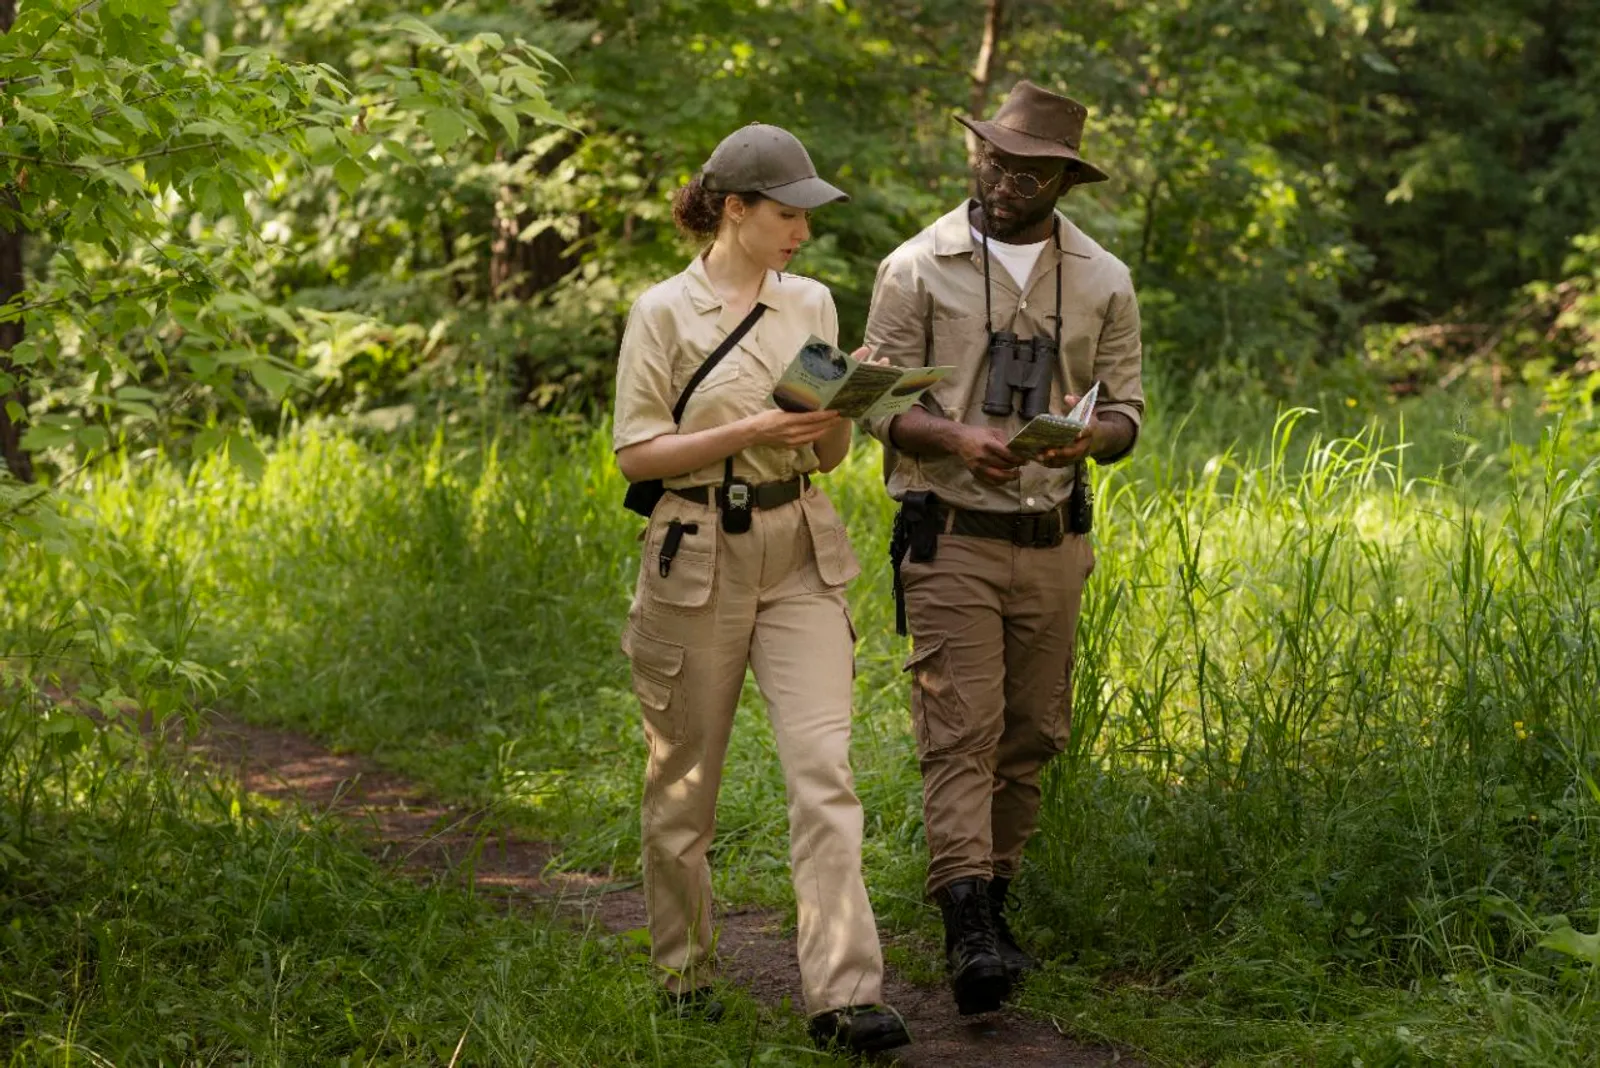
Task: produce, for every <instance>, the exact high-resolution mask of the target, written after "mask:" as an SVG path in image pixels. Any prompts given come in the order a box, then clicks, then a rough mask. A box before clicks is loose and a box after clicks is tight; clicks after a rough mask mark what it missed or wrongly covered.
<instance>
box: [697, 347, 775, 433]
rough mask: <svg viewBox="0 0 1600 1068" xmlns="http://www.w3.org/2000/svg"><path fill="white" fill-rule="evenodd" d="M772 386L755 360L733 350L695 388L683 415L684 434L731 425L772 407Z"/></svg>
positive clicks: (750, 356)
mask: <svg viewBox="0 0 1600 1068" xmlns="http://www.w3.org/2000/svg"><path fill="white" fill-rule="evenodd" d="M771 392H772V385H771V383H770V382H769V381H768V380H767V376H766V375H765V373H764V372H763V369H762V367H761V366H760V364H759V363H757V362H756V357H754V356H752V355H751V354H750V353H748V352H745V351H743V350H742V349H735V350H734V351H732V352H730V353H728V355H727V356H726V357H724V358H723V360H722V362H721V363H719V364H717V366H716V367H714V368H713V369H712V371H711V373H710V374H708V375H706V377H705V381H703V382H701V383H700V385H699V386H697V387H695V391H694V396H692V397H690V398H689V405H688V407H687V408H685V409H684V412H683V430H684V431H685V432H686V433H692V432H694V431H697V430H706V429H708V428H710V427H714V426H721V425H723V424H724V423H731V422H733V421H734V420H736V419H742V418H744V417H745V416H747V415H754V414H755V413H756V412H759V411H762V410H763V409H765V408H768V407H771V401H770V400H769V398H768V397H767V394H769V393H771Z"/></svg>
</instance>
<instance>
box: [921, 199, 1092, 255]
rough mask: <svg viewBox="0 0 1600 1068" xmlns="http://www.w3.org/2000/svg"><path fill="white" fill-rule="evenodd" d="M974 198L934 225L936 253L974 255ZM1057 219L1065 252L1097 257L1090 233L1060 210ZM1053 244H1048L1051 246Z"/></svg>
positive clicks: (934, 247) (934, 250)
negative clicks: (970, 216)
mask: <svg viewBox="0 0 1600 1068" xmlns="http://www.w3.org/2000/svg"><path fill="white" fill-rule="evenodd" d="M971 207H972V201H970V200H966V201H962V203H961V206H960V207H958V208H956V209H955V210H954V211H952V212H949V213H947V214H945V215H943V216H940V218H939V220H938V221H937V222H935V223H934V224H933V252H934V255H936V256H967V255H971V254H972V252H973V250H974V249H975V248H976V247H977V246H976V245H975V244H974V243H973V240H972V224H971V222H970V221H969V220H968V211H969V209H970V208H971ZM1056 219H1057V220H1059V221H1060V223H1061V230H1060V234H1061V251H1062V252H1065V253H1066V254H1067V255H1069V256H1077V257H1078V258H1080V259H1085V260H1088V259H1093V258H1094V253H1095V245H1094V242H1093V241H1091V240H1089V237H1088V235H1087V234H1085V233H1084V232H1083V231H1082V230H1080V229H1078V228H1077V227H1076V226H1075V225H1073V222H1072V220H1071V219H1069V218H1067V217H1066V216H1065V215H1063V214H1061V212H1060V211H1059V210H1058V211H1057V212H1056ZM1049 247H1050V246H1049V245H1046V246H1045V248H1046V249H1048V248H1049Z"/></svg>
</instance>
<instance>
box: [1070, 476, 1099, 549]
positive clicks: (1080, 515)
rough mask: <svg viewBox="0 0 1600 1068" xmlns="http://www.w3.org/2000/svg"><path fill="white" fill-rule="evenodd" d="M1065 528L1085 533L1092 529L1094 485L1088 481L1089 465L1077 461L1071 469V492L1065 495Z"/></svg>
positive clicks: (1073, 531)
mask: <svg viewBox="0 0 1600 1068" xmlns="http://www.w3.org/2000/svg"><path fill="white" fill-rule="evenodd" d="M1067 529H1068V530H1070V531H1071V532H1072V533H1074V534H1087V533H1089V532H1090V531H1091V530H1093V529H1094V486H1093V485H1092V484H1091V483H1090V481H1089V465H1088V464H1086V463H1084V462H1083V461H1081V460H1080V461H1079V462H1078V464H1077V466H1076V467H1074V468H1073V471H1072V492H1071V493H1069V494H1068V495H1067Z"/></svg>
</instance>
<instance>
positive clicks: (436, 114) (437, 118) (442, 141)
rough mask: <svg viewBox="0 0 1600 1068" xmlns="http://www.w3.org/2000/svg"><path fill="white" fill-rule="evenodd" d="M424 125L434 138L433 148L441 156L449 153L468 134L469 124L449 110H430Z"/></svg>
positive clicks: (423, 121) (423, 122)
mask: <svg viewBox="0 0 1600 1068" xmlns="http://www.w3.org/2000/svg"><path fill="white" fill-rule="evenodd" d="M422 124H423V126H425V127H427V130H428V136H429V137H431V138H433V147H434V148H436V149H438V150H439V152H440V153H441V154H442V153H446V152H449V151H450V149H452V148H454V147H455V145H456V144H457V143H458V142H459V141H460V140H461V139H462V138H463V137H465V136H466V134H467V124H466V123H465V122H463V121H462V119H461V116H460V115H459V114H457V113H456V112H454V111H451V110H450V109H449V108H432V109H430V110H429V111H428V114H427V117H426V118H424V119H423V120H422Z"/></svg>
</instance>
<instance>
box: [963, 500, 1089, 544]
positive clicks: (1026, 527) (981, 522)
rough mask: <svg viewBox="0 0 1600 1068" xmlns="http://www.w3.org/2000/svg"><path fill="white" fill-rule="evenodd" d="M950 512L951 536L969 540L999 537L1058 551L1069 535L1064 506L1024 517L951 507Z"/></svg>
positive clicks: (1016, 542)
mask: <svg viewBox="0 0 1600 1068" xmlns="http://www.w3.org/2000/svg"><path fill="white" fill-rule="evenodd" d="M950 511H951V513H952V519H951V521H950V533H952V534H957V535H962V536H965V537H969V538H998V539H999V540H1001V541H1009V542H1010V543H1011V544H1013V545H1019V546H1021V547H1022V548H1024V549H1054V548H1055V547H1056V546H1057V545H1060V544H1061V542H1062V539H1064V538H1065V537H1066V534H1067V524H1066V520H1065V519H1064V518H1063V517H1062V514H1061V508H1060V506H1057V507H1056V508H1053V509H1051V510H1050V511H1048V512H1029V513H1026V514H1023V515H1017V514H1014V513H1007V512H969V511H966V510H965V509H959V508H951V509H950Z"/></svg>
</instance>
